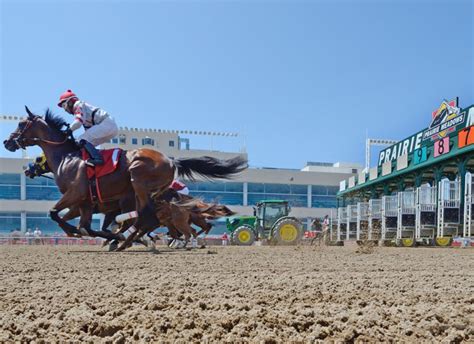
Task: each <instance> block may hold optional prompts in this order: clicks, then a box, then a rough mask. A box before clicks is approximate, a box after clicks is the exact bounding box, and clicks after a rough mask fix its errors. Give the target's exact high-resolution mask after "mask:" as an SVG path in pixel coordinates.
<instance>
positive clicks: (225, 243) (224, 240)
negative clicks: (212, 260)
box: [222, 233, 229, 246]
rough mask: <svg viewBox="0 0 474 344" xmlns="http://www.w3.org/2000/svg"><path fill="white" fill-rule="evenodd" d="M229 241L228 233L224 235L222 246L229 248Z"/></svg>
mask: <svg viewBox="0 0 474 344" xmlns="http://www.w3.org/2000/svg"><path fill="white" fill-rule="evenodd" d="M228 240H229V237H228V236H227V233H224V234H223V235H222V246H227V241H228Z"/></svg>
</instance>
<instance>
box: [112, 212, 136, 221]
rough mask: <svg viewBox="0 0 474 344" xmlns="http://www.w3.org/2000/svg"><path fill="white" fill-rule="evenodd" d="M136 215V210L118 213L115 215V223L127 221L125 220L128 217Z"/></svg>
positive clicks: (132, 217) (131, 217) (128, 218)
mask: <svg viewBox="0 0 474 344" xmlns="http://www.w3.org/2000/svg"><path fill="white" fill-rule="evenodd" d="M136 217H138V212H136V211H131V212H129V213H125V214H120V215H117V216H115V222H117V223H122V222H124V221H127V220H130V219H134V218H136Z"/></svg>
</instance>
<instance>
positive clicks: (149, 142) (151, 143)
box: [142, 137, 155, 146]
mask: <svg viewBox="0 0 474 344" xmlns="http://www.w3.org/2000/svg"><path fill="white" fill-rule="evenodd" d="M142 145H144V146H145V145H149V146H154V145H155V140H153V139H152V138H149V137H145V138H143V139H142Z"/></svg>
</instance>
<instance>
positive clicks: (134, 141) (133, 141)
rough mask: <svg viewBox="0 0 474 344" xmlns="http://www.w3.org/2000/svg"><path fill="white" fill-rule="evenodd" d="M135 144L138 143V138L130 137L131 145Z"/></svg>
mask: <svg viewBox="0 0 474 344" xmlns="http://www.w3.org/2000/svg"><path fill="white" fill-rule="evenodd" d="M136 144H138V140H137V138H136V137H133V138H132V145H136Z"/></svg>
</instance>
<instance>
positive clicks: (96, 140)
mask: <svg viewBox="0 0 474 344" xmlns="http://www.w3.org/2000/svg"><path fill="white" fill-rule="evenodd" d="M117 135H118V127H117V124H116V123H115V120H114V119H113V118H112V117H110V116H109V117H106V118H105V119H104V120H103V121H102V122H100V123H99V124H96V125H94V126H92V127H91V128H89V129H87V130H86V131H85V132H84V134H82V135H81V136H79V138H78V141H80V140H86V141H88V142H90V143H92V144H93V145H94V146H98V145H100V144H102V143H106V142H109V141H110V140H111V139H113V138H114V137H115V136H117Z"/></svg>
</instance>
